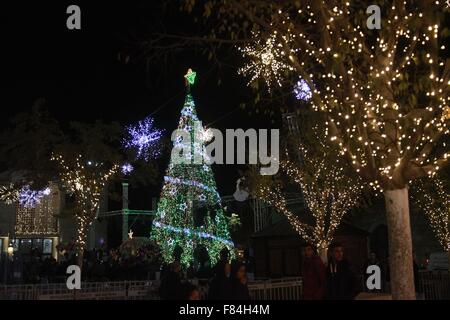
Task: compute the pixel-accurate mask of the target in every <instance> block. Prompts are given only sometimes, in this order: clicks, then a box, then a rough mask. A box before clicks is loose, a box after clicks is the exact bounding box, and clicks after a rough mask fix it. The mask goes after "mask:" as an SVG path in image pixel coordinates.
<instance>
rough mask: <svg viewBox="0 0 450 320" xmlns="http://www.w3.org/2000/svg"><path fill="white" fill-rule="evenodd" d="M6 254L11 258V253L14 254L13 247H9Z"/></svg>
mask: <svg viewBox="0 0 450 320" xmlns="http://www.w3.org/2000/svg"><path fill="white" fill-rule="evenodd" d="M7 252H8V255H9V256H12V255H13V253H14V247H13V246H9V247H8V251H7Z"/></svg>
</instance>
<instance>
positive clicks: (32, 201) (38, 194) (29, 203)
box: [19, 186, 51, 209]
mask: <svg viewBox="0 0 450 320" xmlns="http://www.w3.org/2000/svg"><path fill="white" fill-rule="evenodd" d="M50 192H51V190H50V188H45V189H42V190H32V189H31V188H30V186H24V187H22V189H20V191H19V204H20V205H22V206H24V207H25V208H30V209H31V208H34V207H36V205H38V204H39V203H40V202H41V199H42V198H43V197H44V196H48V195H49V194H50Z"/></svg>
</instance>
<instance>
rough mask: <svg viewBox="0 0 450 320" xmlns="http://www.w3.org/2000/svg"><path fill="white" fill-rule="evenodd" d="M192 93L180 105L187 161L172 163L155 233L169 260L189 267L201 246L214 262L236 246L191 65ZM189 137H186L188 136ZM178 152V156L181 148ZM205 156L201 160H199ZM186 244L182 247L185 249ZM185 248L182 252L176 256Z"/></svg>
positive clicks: (180, 140)
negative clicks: (210, 159)
mask: <svg viewBox="0 0 450 320" xmlns="http://www.w3.org/2000/svg"><path fill="white" fill-rule="evenodd" d="M185 77H186V83H187V86H188V94H187V96H186V100H185V103H184V106H183V109H182V110H181V118H180V121H179V124H178V130H179V132H181V133H182V134H181V135H179V136H177V137H176V139H174V150H181V149H180V148H182V150H184V151H186V150H187V152H182V154H181V157H182V161H180V160H179V159H178V158H174V157H173V155H174V151H172V159H171V162H170V164H169V168H168V170H167V173H166V176H165V177H164V186H163V189H162V192H161V198H160V200H159V203H158V209H157V213H156V217H155V220H154V222H153V227H152V231H151V238H152V239H154V240H155V241H156V242H157V243H158V244H159V246H160V247H161V252H162V256H163V258H164V261H165V262H166V263H170V262H172V261H174V260H175V259H179V260H180V262H181V263H182V265H183V266H184V267H188V266H189V265H191V264H192V263H193V262H194V254H195V252H196V250H200V249H201V248H202V247H203V248H204V249H206V250H207V252H208V254H209V257H210V259H211V262H212V263H215V262H216V261H217V259H218V258H219V253H220V251H221V250H222V249H223V248H225V247H226V248H228V249H229V250H231V249H232V248H233V247H234V245H233V242H232V241H231V239H230V233H229V230H228V222H227V219H226V217H225V213H224V210H223V208H222V205H221V198H220V195H219V193H218V192H217V188H216V183H215V180H214V174H213V172H212V169H211V167H210V165H208V164H207V158H206V153H205V143H206V142H207V140H208V134H207V130H205V129H204V128H203V126H202V123H201V121H200V120H199V118H198V117H197V112H196V109H195V104H194V100H193V98H192V95H191V93H190V90H189V87H190V85H192V84H193V82H194V80H195V73H193V72H192V71H191V70H190V72H189V73H188V74H187V75H186V76H185ZM184 137H187V139H186V140H184ZM176 153H177V156H179V154H178V152H176ZM198 159H200V160H201V161H200V162H198V161H195V160H198ZM180 249H181V250H180ZM178 251H181V256H180V257H175V256H176V254H175V253H176V252H178Z"/></svg>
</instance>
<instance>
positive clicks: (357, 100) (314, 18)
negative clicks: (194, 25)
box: [223, 1, 450, 191]
mask: <svg viewBox="0 0 450 320" xmlns="http://www.w3.org/2000/svg"><path fill="white" fill-rule="evenodd" d="M252 3H253V6H258V4H257V3H254V2H252ZM444 5H445V4H444V2H443V1H435V2H432V3H431V2H430V3H429V4H428V3H427V4H426V5H424V3H423V1H398V2H397V3H396V5H393V6H392V7H389V6H388V7H386V12H385V13H384V14H383V25H384V26H389V28H382V29H381V30H379V31H378V32H377V33H375V34H374V33H373V32H370V31H368V30H367V29H366V26H365V19H366V18H367V16H366V15H365V13H362V14H361V13H359V12H358V10H359V8H358V9H354V8H353V7H352V5H351V4H350V3H335V2H333V3H329V2H327V1H314V5H311V2H309V1H307V2H302V1H300V2H298V3H296V4H295V8H296V10H293V5H292V4H291V3H289V2H277V3H273V7H271V10H269V9H267V8H265V7H264V5H263V4H261V6H260V7H258V8H255V7H253V8H249V4H247V5H246V4H242V6H241V7H239V8H240V10H242V11H239V10H238V12H242V13H244V14H247V17H249V18H250V20H252V18H251V17H253V16H252V15H251V14H250V13H252V14H253V13H254V12H261V13H268V12H270V15H268V16H267V17H266V16H261V17H258V18H257V19H256V18H255V19H253V20H252V21H253V22H254V23H255V25H257V26H258V27H259V28H260V30H261V29H262V30H264V31H267V32H269V30H270V36H268V37H267V36H264V34H263V32H260V33H258V34H255V35H254V39H255V40H254V43H253V44H252V45H249V46H248V47H247V49H246V50H245V51H244V50H242V49H241V51H242V52H243V53H244V56H245V57H246V58H248V60H249V62H248V65H246V66H245V67H244V68H243V69H241V73H244V74H246V73H250V72H251V73H252V78H251V81H253V80H256V79H261V80H266V81H267V80H270V79H273V78H274V75H275V79H276V82H277V83H278V84H279V85H281V84H282V83H284V82H288V81H289V80H292V79H295V80H294V81H297V79H298V76H300V77H301V78H302V79H304V81H305V82H306V84H307V85H308V86H309V87H310V88H311V94H312V99H311V104H312V105H313V107H314V109H315V110H317V111H322V112H325V113H326V114H327V116H328V121H327V123H326V125H327V126H328V127H329V130H328V132H327V136H328V138H329V140H330V141H333V142H334V143H336V144H337V145H338V146H339V148H340V150H341V155H342V156H345V157H348V158H350V159H351V160H352V164H353V166H354V168H355V170H356V171H357V172H358V173H359V174H360V175H361V176H362V177H363V178H364V179H365V180H367V181H368V182H370V183H371V185H372V186H373V187H374V188H375V189H377V190H382V191H383V190H386V189H398V188H403V187H404V186H405V185H407V184H408V181H410V180H413V179H415V178H417V177H420V176H423V175H428V176H433V175H434V174H435V173H436V172H437V171H438V170H439V169H440V168H441V167H442V166H443V165H444V164H445V163H446V162H447V160H448V156H449V152H445V150H448V148H445V145H444V146H443V147H444V148H443V150H444V153H443V154H435V153H433V150H435V147H436V146H440V144H441V143H442V139H441V138H442V137H443V136H445V135H448V133H449V128H448V122H449V120H450V119H449V116H448V114H449V111H448V105H449V101H450V97H449V83H450V82H449V81H450V72H448V70H449V68H450V61H449V59H447V58H445V55H444V54H443V52H445V50H446V46H445V45H444V44H443V43H444V41H443V39H440V37H441V34H442V29H443V28H442V26H441V25H440V23H441V22H440V21H439V20H438V19H439V15H437V14H436V13H438V12H439V11H440V10H441V9H442V6H444ZM223 6H225V7H226V4H224V5H223ZM268 17H270V23H267V24H265V23H262V21H267V19H265V18H268ZM357 17H358V19H357ZM359 18H361V20H360V19H359ZM355 21H356V22H355ZM392 30H394V31H392ZM263 54H265V55H263ZM272 66H274V67H273V68H272ZM291 70H293V72H289V71H291ZM311 70H314V72H311ZM242 71H245V72H242ZM412 75H425V76H424V77H422V76H420V77H419V76H412ZM269 85H270V83H269ZM289 90H290V89H289Z"/></svg>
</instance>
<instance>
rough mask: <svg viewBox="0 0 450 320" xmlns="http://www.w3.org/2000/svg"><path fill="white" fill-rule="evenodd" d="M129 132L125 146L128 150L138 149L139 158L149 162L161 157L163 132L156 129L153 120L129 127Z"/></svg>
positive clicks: (149, 119) (145, 120)
mask: <svg viewBox="0 0 450 320" xmlns="http://www.w3.org/2000/svg"><path fill="white" fill-rule="evenodd" d="M127 132H128V139H126V140H125V141H124V145H125V147H126V148H136V149H137V157H138V158H140V157H142V158H143V159H145V160H146V161H148V160H149V159H150V158H154V157H157V156H158V155H159V153H160V149H159V141H160V139H161V137H162V133H163V131H162V130H159V129H156V128H155V127H154V125H153V118H151V117H147V118H145V119H144V120H142V121H139V122H138V123H137V124H136V125H134V126H129V127H127Z"/></svg>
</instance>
